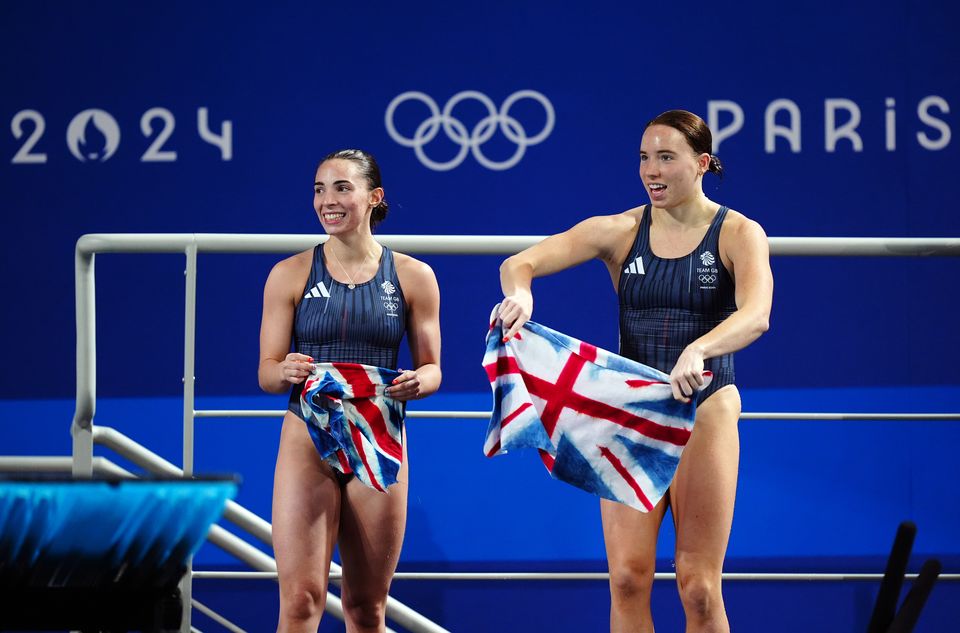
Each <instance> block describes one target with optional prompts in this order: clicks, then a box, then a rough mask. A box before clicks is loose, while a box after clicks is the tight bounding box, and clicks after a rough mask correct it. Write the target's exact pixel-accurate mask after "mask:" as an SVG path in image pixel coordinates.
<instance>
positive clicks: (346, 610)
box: [342, 592, 387, 630]
mask: <svg viewBox="0 0 960 633" xmlns="http://www.w3.org/2000/svg"><path fill="white" fill-rule="evenodd" d="M345 593H346V592H345ZM342 599H343V614H344V616H346V618H347V621H348V622H352V623H353V625H354V626H355V627H356V628H358V629H360V630H366V629H377V627H379V626H380V625H381V624H382V623H383V622H384V619H385V617H386V609H387V597H386V595H383V596H369V595H367V596H357V597H351V596H349V595H344V596H343V598H342Z"/></svg>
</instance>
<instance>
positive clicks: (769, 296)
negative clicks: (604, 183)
mask: <svg viewBox="0 0 960 633" xmlns="http://www.w3.org/2000/svg"><path fill="white" fill-rule="evenodd" d="M738 220H739V221H738V222H737V223H736V225H735V227H731V228H734V230H733V231H732V234H731V236H730V238H731V242H730V245H729V248H728V249H727V254H728V255H729V257H730V261H731V263H732V265H733V274H734V279H735V283H736V291H735V292H736V302H737V311H736V312H734V313H733V314H731V315H730V316H729V317H727V318H726V319H725V320H724V321H723V322H722V323H720V325H718V326H717V327H715V328H713V329H712V330H710V331H709V332H707V333H706V334H704V335H703V336H701V337H700V338H698V339H697V340H695V341H693V342H692V343H690V345H688V346H687V347H686V349H684V351H683V353H682V354H680V358H679V359H677V364H676V365H675V366H674V368H673V371H672V372H670V384H671V385H672V386H673V395H674V397H675V398H677V399H678V400H684V401H686V399H687V398H685V397H684V396H690V395H692V394H693V392H694V391H695V390H696V389H697V387H699V386H700V385H702V384H703V361H704V360H705V359H707V358H714V357H716V356H722V355H724V354H729V353H731V352H736V351H738V350H741V349H743V348H744V347H746V346H747V345H749V344H750V343H752V342H753V341H755V340H757V338H759V337H760V335H761V334H763V333H764V332H766V331H767V329H768V328H769V327H770V306H771V304H772V303H773V273H772V272H771V270H770V246H769V244H768V242H767V235H766V233H764V231H763V229H762V228H761V227H760V225H759V224H757V223H756V222H754V221H752V220H748V219H746V218H744V217H742V216H741V217H740V218H738Z"/></svg>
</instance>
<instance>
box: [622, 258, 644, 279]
mask: <svg viewBox="0 0 960 633" xmlns="http://www.w3.org/2000/svg"><path fill="white" fill-rule="evenodd" d="M623 272H625V273H627V274H628V275H629V274H633V275H642V274H644V273H643V257H638V258H636V259H635V260H633V262H632V263H631V264H630V265H629V266H627V267H626V268H624V269H623Z"/></svg>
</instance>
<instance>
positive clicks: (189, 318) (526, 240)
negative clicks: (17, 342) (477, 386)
mask: <svg viewBox="0 0 960 633" xmlns="http://www.w3.org/2000/svg"><path fill="white" fill-rule="evenodd" d="M544 237H545V236H499V235H498V236H492V235H487V236H484V235H475V236H467V235H446V236H438V235H381V236H378V238H377V239H378V241H380V242H381V243H382V244H384V245H385V246H388V247H390V248H393V249H396V250H403V251H406V252H410V253H432V254H460V255H462V254H490V255H504V254H512V253H516V252H518V251H520V250H522V249H524V248H526V247H528V246H531V245H533V244H535V243H537V242H539V241H541V240H542V239H544ZM326 239H327V236H326V235H263V234H261V235H239V234H212V233H168V234H88V235H84V236H82V237H80V239H79V240H78V241H77V246H76V251H75V271H76V272H75V278H76V315H77V316H76V326H77V396H76V411H75V413H74V417H73V422H72V424H71V427H70V432H71V435H72V436H73V444H72V446H73V447H72V453H73V461H72V472H73V475H74V477H78V478H79V477H91V476H92V475H93V473H94V470H95V466H94V457H93V444H94V428H93V419H94V414H95V412H96V306H95V294H94V287H95V281H94V280H95V274H94V272H95V267H94V257H95V255H96V253H183V254H184V255H185V256H186V270H185V277H186V284H185V307H184V376H183V380H184V401H183V427H184V433H183V472H184V473H186V474H187V475H190V474H192V471H193V456H194V446H193V441H194V434H193V425H194V420H195V419H196V418H197V417H214V416H205V415H204V414H203V413H201V415H198V412H197V411H196V410H195V406H194V405H195V402H194V371H193V368H194V358H195V334H196V278H197V277H196V276H197V255H198V254H199V253H242V252H246V253H292V252H297V251H301V250H306V249H308V248H310V247H312V246H313V245H314V244H317V243H318V242H323V241H325V240H326ZM769 244H770V252H771V254H772V255H779V256H857V257H863V256H878V257H911V256H922V257H930V256H950V257H953V256H960V238H879V237H878V238H847V237H839V238H838V237H834V238H799V237H793V238H790V237H781V238H776V237H773V238H769ZM465 413H466V414H469V415H468V416H467V417H486V416H487V415H488V414H486V413H484V412H465ZM271 415H272V414H271ZM749 415H750V414H748V415H747V416H744V418H745V419H750V418H749V417H748V416H749ZM771 415H772V414H770V415H768V417H770V419H777V418H773V417H771ZM777 415H792V416H799V415H806V414H777ZM821 415H829V416H832V417H828V418H820V419H864V420H876V419H889V418H879V417H878V416H877V414H821ZM861 415H863V416H864V417H850V416H861ZM885 415H896V414H885ZM940 415H946V416H953V414H940ZM251 417H252V416H251ZM412 417H449V416H440V415H438V414H437V413H436V412H433V413H430V412H421V415H413V416H412ZM780 419H798V418H797V417H790V418H780ZM896 419H901V418H896ZM922 419H931V418H929V417H924V418H922ZM934 419H956V418H954V417H947V418H934ZM181 592H182V593H183V595H184V597H185V598H186V599H189V598H190V597H191V596H190V592H191V587H190V584H189V579H187V580H185V581H184V584H182V585H181ZM328 604H329V603H328ZM431 624H433V623H431ZM434 626H436V625H434ZM190 629H191V627H190V614H189V611H187V612H186V613H185V617H184V621H183V624H182V626H181V631H182V632H184V633H186V632H188V631H190ZM411 630H414V631H426V630H432V629H429V628H420V627H416V628H411ZM440 630H442V629H440Z"/></svg>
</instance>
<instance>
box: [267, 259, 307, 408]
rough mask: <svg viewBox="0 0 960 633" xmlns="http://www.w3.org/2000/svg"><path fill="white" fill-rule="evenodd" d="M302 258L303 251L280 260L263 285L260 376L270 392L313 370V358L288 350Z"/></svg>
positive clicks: (288, 384)
mask: <svg viewBox="0 0 960 633" xmlns="http://www.w3.org/2000/svg"><path fill="white" fill-rule="evenodd" d="M302 260H303V254H300V255H295V256H293V257H290V258H287V259H285V260H283V261H282V262H279V263H278V264H277V265H276V266H274V267H273V270H271V271H270V276H269V277H267V283H266V284H265V285H264V287H263V316H262V318H261V320H260V366H259V368H258V369H257V379H258V381H259V382H260V388H261V389H263V390H264V391H266V392H267V393H283V392H285V391H286V390H287V389H289V388H290V385H292V384H299V383H302V382H303V381H304V380H306V379H307V376H309V375H310V372H311V371H312V370H313V365H312V362H313V359H312V358H310V357H309V356H305V355H303V354H296V353H288V352H289V351H290V340H291V338H292V335H293V318H294V311H295V309H296V299H295V297H296V291H295V290H294V289H297V290H299V288H301V287H303V285H304V283H305V279H304V271H303V261H302ZM307 264H308V265H309V260H307ZM298 283H299V284H300V285H299V286H298V285H297V284H298Z"/></svg>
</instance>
